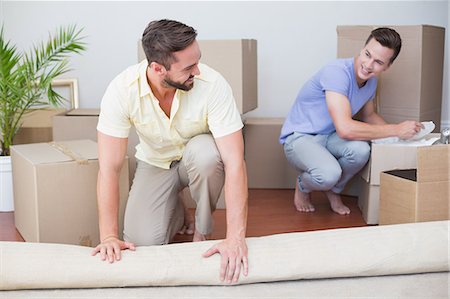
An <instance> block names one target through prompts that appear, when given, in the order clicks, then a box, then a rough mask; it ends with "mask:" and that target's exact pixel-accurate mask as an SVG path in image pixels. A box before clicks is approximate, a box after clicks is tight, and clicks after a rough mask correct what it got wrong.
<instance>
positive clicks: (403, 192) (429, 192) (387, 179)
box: [380, 145, 450, 224]
mask: <svg viewBox="0 0 450 299" xmlns="http://www.w3.org/2000/svg"><path fill="white" fill-rule="evenodd" d="M449 172H450V146H449V145H435V146H430V147H421V148H418V149H417V169H409V170H397V171H387V172H383V173H382V174H381V185H380V224H396V223H408V222H421V221H437V220H447V219H450V217H449V216H450V215H449V204H450V174H449Z"/></svg>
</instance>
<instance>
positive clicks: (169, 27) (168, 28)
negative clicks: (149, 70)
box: [142, 19, 197, 70]
mask: <svg viewBox="0 0 450 299" xmlns="http://www.w3.org/2000/svg"><path fill="white" fill-rule="evenodd" d="M196 37H197V31H196V30H195V29H194V28H192V27H190V26H187V25H185V24H183V23H180V22H177V21H173V20H167V19H164V20H159V21H152V22H150V23H149V24H148V25H147V28H145V30H144V33H143V34H142V47H143V48H144V53H145V56H146V57H147V61H148V64H149V65H150V63H152V62H157V63H159V64H162V65H163V66H164V67H165V68H166V69H167V70H170V65H171V64H172V63H174V62H176V58H175V56H174V55H173V52H177V51H181V50H183V49H186V48H187V47H188V46H189V45H191V44H192V43H193V42H194V40H195V38H196Z"/></svg>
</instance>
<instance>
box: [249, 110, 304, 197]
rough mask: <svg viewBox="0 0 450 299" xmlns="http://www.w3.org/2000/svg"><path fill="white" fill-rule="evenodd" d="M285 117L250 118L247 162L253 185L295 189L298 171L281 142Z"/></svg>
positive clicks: (251, 185)
mask: <svg viewBox="0 0 450 299" xmlns="http://www.w3.org/2000/svg"><path fill="white" fill-rule="evenodd" d="M283 122H284V118H247V119H246V120H245V126H244V141H245V163H246V164H247V175H248V187H249V188H274V189H293V188H295V181H296V177H297V173H296V171H295V169H294V168H293V167H292V166H291V165H289V163H288V161H287V160H286V156H285V155H284V150H283V146H282V145H281V144H280V143H279V141H278V139H279V137H280V132H281V127H282V126H283Z"/></svg>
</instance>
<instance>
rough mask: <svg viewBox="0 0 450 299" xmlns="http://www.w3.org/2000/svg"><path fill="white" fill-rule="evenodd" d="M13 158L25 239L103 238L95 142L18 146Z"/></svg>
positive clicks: (123, 182) (79, 241)
mask: <svg viewBox="0 0 450 299" xmlns="http://www.w3.org/2000/svg"><path fill="white" fill-rule="evenodd" d="M11 160H12V168H13V186H14V206H15V212H14V218H15V224H16V227H17V229H18V230H19V232H20V234H21V235H22V237H23V238H24V239H25V241H27V242H45V243H65V244H76V245H85V246H95V245H96V244H98V243H99V229H98V216H97V191H96V190H97V187H96V185H97V175H98V153H97V144H96V143H95V142H94V141H91V140H73V141H67V142H56V143H32V144H23V145H15V146H13V147H12V148H11ZM127 162H128V161H126V163H125V165H124V167H123V168H122V172H121V174H120V195H119V196H120V212H119V224H120V228H119V234H121V233H122V230H123V214H124V211H125V204H126V200H127V198H128V171H127V169H128V167H127V166H128V164H127Z"/></svg>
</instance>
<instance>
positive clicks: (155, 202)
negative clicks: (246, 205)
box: [124, 134, 225, 245]
mask: <svg viewBox="0 0 450 299" xmlns="http://www.w3.org/2000/svg"><path fill="white" fill-rule="evenodd" d="M224 179H225V174H224V168H223V163H222V159H221V157H220V154H219V151H218V149H217V147H216V144H215V142H214V139H213V137H212V136H211V135H209V134H203V135H198V136H195V137H194V138H192V139H191V140H190V141H189V142H188V143H187V145H186V148H185V151H184V153H183V158H182V159H181V160H180V161H174V162H173V163H172V164H171V166H170V169H162V168H159V167H156V166H152V165H149V164H148V163H145V162H143V161H138V164H137V168H136V175H135V177H134V180H133V185H132V187H131V190H130V195H129V198H128V203H127V207H126V210H125V218H124V239H125V240H126V241H129V242H134V243H135V244H136V245H161V244H167V243H169V241H170V240H171V239H172V237H173V236H174V235H175V234H176V233H177V231H178V230H179V229H181V227H182V226H183V224H184V213H183V206H182V204H181V201H180V200H179V198H178V193H179V192H180V191H181V190H182V189H183V188H184V187H186V186H189V190H190V192H191V196H192V198H193V199H194V201H195V202H196V204H197V209H196V212H195V228H196V230H197V231H198V232H200V233H201V234H205V235H206V234H210V233H211V232H212V229H213V219H212V213H213V212H214V210H215V209H216V204H217V201H218V200H219V196H220V193H221V191H222V188H223V184H224Z"/></svg>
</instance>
